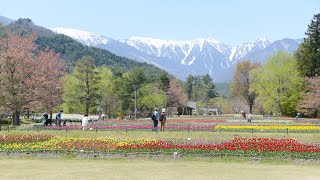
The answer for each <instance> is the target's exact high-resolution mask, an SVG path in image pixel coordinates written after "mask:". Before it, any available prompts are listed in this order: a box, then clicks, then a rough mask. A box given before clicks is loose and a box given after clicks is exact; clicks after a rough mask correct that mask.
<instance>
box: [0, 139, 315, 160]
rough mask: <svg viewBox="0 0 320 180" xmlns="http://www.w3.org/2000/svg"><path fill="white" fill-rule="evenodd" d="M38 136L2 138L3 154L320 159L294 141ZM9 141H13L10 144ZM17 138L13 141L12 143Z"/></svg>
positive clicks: (303, 144)
mask: <svg viewBox="0 0 320 180" xmlns="http://www.w3.org/2000/svg"><path fill="white" fill-rule="evenodd" d="M29 137H37V136H36V135H28V136H21V137H18V138H17V136H14V137H13V136H11V135H7V136H5V137H4V138H1V141H0V150H1V151H10V152H11V151H38V152H42V151H56V152H58V151H70V152H88V151H95V152H100V153H118V154H121V153H158V154H184V155H199V154H201V155H231V156H239V155H240V156H258V157H259V156H260V157H297V158H317V159H319V158H320V147H318V146H316V145H312V144H305V143H300V142H298V141H296V140H294V139H273V138H234V139H232V140H230V141H226V142H222V143H216V144H215V143H179V142H176V141H170V140H168V141H166V140H156V139H130V138H126V139H116V138H62V137H47V136H42V135H39V137H46V138H39V139H37V138H31V139H32V140H30V138H29ZM6 139H10V140H9V141H7V140H6ZM12 139H14V140H12Z"/></svg>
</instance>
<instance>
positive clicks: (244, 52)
mask: <svg viewBox="0 0 320 180" xmlns="http://www.w3.org/2000/svg"><path fill="white" fill-rule="evenodd" d="M51 30H52V31H54V32H57V33H61V34H65V35H67V36H70V37H72V38H74V39H76V40H77V41H79V42H81V43H82V44H85V45H88V46H94V47H99V48H103V49H107V50H108V51H110V52H112V53H115V54H117V55H119V56H124V57H127V58H130V59H135V60H137V61H139V62H147V63H150V64H154V65H156V66H158V67H160V68H162V69H165V70H166V71H168V72H169V73H171V74H173V75H175V76H177V77H178V78H180V79H182V80H184V79H186V77H187V76H188V75H189V74H192V75H203V74H209V75H210V76H211V77H212V78H213V79H214V81H215V82H230V81H231V79H232V76H233V72H234V70H235V66H236V64H237V62H239V61H244V60H250V61H254V62H261V63H264V62H265V61H266V60H267V59H268V58H269V56H270V55H272V54H274V53H275V52H276V51H279V50H281V51H285V52H288V53H290V54H292V53H293V52H294V51H295V50H296V49H297V48H298V46H299V44H300V43H301V42H302V40H301V39H299V40H295V39H289V38H285V39H282V40H277V41H272V40H270V39H267V38H259V39H257V40H256V41H254V42H247V43H242V44H240V45H236V46H230V45H226V44H223V43H221V42H220V41H218V40H215V39H212V38H210V39H195V40H190V41H186V40H161V39H154V38H144V37H132V38H130V39H122V40H115V39H112V38H109V37H106V36H102V35H96V34H94V33H90V32H85V31H80V30H75V29H66V28H51Z"/></svg>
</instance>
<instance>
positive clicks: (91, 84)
mask: <svg viewBox="0 0 320 180" xmlns="http://www.w3.org/2000/svg"><path fill="white" fill-rule="evenodd" d="M72 75H73V77H74V78H75V79H76V84H75V88H76V91H77V95H76V96H77V99H78V100H79V101H80V102H81V103H83V102H84V103H85V114H89V108H90V107H95V105H96V102H97V97H98V96H99V94H98V93H99V92H98V83H99V81H100V77H99V75H98V71H97V69H96V67H95V65H94V60H93V58H92V57H91V56H84V57H82V59H80V60H79V61H78V62H77V63H76V67H75V69H74V72H73V73H72Z"/></svg>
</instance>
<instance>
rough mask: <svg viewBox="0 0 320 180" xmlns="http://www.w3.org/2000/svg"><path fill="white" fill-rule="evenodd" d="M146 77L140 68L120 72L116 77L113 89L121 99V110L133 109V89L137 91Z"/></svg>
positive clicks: (129, 110) (128, 110)
mask: <svg viewBox="0 0 320 180" xmlns="http://www.w3.org/2000/svg"><path fill="white" fill-rule="evenodd" d="M146 80H147V78H146V75H145V73H144V70H143V69H142V68H136V69H133V70H131V71H129V72H126V73H124V74H122V76H121V77H119V78H117V79H116V82H115V83H116V84H117V85H116V87H115V90H116V92H117V95H118V97H119V99H120V101H121V106H122V108H121V109H122V110H123V111H124V112H131V110H133V109H134V101H135V91H138V90H139V89H140V88H141V87H142V86H143V85H144V84H145V83H147V81H146Z"/></svg>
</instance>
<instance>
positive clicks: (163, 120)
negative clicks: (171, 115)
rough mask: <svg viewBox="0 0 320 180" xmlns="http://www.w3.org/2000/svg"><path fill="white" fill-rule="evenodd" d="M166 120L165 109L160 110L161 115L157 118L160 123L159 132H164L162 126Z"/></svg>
mask: <svg viewBox="0 0 320 180" xmlns="http://www.w3.org/2000/svg"><path fill="white" fill-rule="evenodd" d="M166 120H167V117H166V109H164V108H163V109H162V111H161V114H160V117H159V121H160V125H161V126H160V131H164V126H165V124H166Z"/></svg>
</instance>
